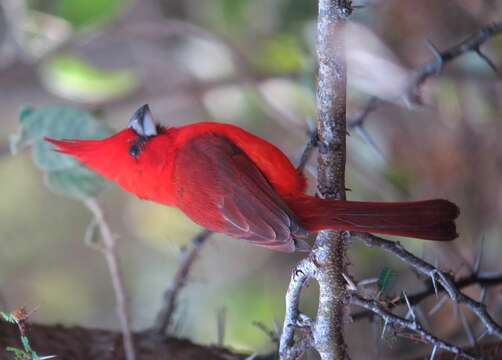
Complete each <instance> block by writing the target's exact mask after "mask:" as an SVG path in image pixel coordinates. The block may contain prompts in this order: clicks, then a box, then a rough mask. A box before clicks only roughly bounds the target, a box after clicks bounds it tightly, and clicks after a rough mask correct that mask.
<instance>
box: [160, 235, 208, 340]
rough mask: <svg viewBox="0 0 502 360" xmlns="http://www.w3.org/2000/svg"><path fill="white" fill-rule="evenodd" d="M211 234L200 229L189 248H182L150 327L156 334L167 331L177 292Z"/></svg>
mask: <svg viewBox="0 0 502 360" xmlns="http://www.w3.org/2000/svg"><path fill="white" fill-rule="evenodd" d="M211 234H212V232H211V231H209V230H203V231H201V232H200V233H199V234H198V235H196V236H195V237H194V238H193V239H192V241H191V245H190V248H187V249H184V251H183V253H182V258H181V261H180V264H179V267H178V270H177V271H176V274H175V275H174V279H173V282H172V284H171V286H170V287H169V288H168V289H167V290H166V291H165V292H164V303H163V305H162V308H161V309H160V311H159V313H158V315H157V318H156V320H155V324H154V326H153V329H152V330H153V332H154V333H155V334H156V335H159V336H160V337H163V336H164V335H166V333H167V332H168V330H169V325H170V324H171V321H172V318H173V315H174V312H175V310H176V305H177V300H178V297H179V294H180V292H181V290H182V289H183V287H184V286H185V284H186V283H187V280H188V276H189V274H190V271H191V269H192V267H193V265H194V263H195V260H196V259H197V257H198V256H199V253H200V251H201V250H202V247H203V246H204V244H205V243H206V240H207V239H209V237H210V236H211Z"/></svg>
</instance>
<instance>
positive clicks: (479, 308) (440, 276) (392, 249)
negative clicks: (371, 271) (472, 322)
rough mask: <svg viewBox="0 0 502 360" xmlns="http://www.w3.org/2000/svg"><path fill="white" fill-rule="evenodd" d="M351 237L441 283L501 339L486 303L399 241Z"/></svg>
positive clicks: (454, 298)
mask: <svg viewBox="0 0 502 360" xmlns="http://www.w3.org/2000/svg"><path fill="white" fill-rule="evenodd" d="M353 238H354V239H357V240H361V241H363V242H364V243H365V244H366V245H367V246H369V247H378V248H380V249H383V250H385V251H387V252H389V253H391V254H393V255H394V256H396V257H398V258H399V259H400V260H401V261H403V262H405V263H406V264H408V265H409V266H411V267H412V268H414V269H415V270H416V271H418V272H419V273H421V274H424V275H426V276H428V277H430V278H431V280H432V282H433V286H434V287H436V285H435V284H436V282H439V284H441V286H442V287H443V288H444V290H445V291H446V293H447V294H448V295H449V297H450V298H451V299H452V300H453V301H454V302H456V303H459V304H464V305H465V306H466V307H467V308H469V309H470V310H471V311H472V312H473V313H475V314H476V316H477V317H478V318H479V319H480V320H481V322H482V323H483V325H484V326H485V327H486V329H487V330H488V333H489V334H492V335H495V336H497V337H498V338H500V339H502V327H501V326H500V325H498V324H497V323H496V322H495V320H493V318H492V317H491V316H490V314H489V313H488V311H487V310H486V305H485V304H483V303H480V302H478V301H476V300H474V299H473V298H471V297H469V296H467V295H465V294H464V293H462V292H461V291H460V290H459V289H458V288H457V286H456V285H455V282H454V281H453V280H451V279H450V278H449V277H448V276H447V275H446V274H444V273H443V272H441V271H440V270H439V269H437V268H435V267H434V266H432V265H431V264H429V263H428V262H426V261H424V260H422V259H420V258H418V257H416V256H415V255H413V254H412V253H410V252H409V251H407V250H406V249H404V248H403V246H402V245H401V244H400V243H399V242H394V241H390V240H386V239H383V238H380V237H377V236H374V235H371V234H362V233H355V234H353Z"/></svg>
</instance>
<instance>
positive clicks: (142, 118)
mask: <svg viewBox="0 0 502 360" xmlns="http://www.w3.org/2000/svg"><path fill="white" fill-rule="evenodd" d="M127 127H128V128H130V129H133V130H134V131H135V132H136V134H138V135H139V136H146V137H149V136H155V135H157V127H156V125H155V122H154V121H153V116H152V112H151V111H150V107H149V106H148V104H145V105H143V106H142V107H140V108H139V109H138V110H136V112H135V113H134V114H133V116H132V117H131V119H130V120H129V124H128V125H127Z"/></svg>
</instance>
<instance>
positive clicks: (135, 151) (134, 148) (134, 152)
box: [129, 144, 140, 159]
mask: <svg viewBox="0 0 502 360" xmlns="http://www.w3.org/2000/svg"><path fill="white" fill-rule="evenodd" d="M139 153H140V146H139V144H132V145H131V146H130V147H129V155H131V156H132V157H133V158H134V159H136V158H137V157H138V155H139Z"/></svg>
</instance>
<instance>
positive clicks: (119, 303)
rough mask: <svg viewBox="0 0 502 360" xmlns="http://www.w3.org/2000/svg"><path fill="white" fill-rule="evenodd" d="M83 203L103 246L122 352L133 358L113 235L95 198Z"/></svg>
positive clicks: (125, 299)
mask: <svg viewBox="0 0 502 360" xmlns="http://www.w3.org/2000/svg"><path fill="white" fill-rule="evenodd" d="M84 204H85V205H86V206H87V208H88V209H89V210H90V211H91V212H92V214H93V215H94V218H95V220H96V224H97V226H98V229H99V232H100V234H101V239H102V241H103V246H101V247H98V249H99V250H100V251H101V252H102V253H103V255H104V256H105V259H106V264H107V265H108V271H109V272H110V277H111V280H112V286H113V291H114V293H115V302H116V312H117V317H118V319H119V322H120V328H121V331H122V340H123V344H124V353H125V358H126V360H134V359H135V358H136V355H135V350H134V341H133V337H132V333H131V328H130V316H129V309H128V304H127V302H128V301H127V295H126V292H125V286H124V277H123V275H122V271H121V270H120V265H119V259H118V255H117V248H116V244H115V236H114V235H113V233H112V231H111V229H110V226H109V225H108V223H107V222H106V219H105V216H104V213H103V209H102V208H101V206H100V205H99V203H98V202H97V201H96V199H94V198H92V199H87V200H84Z"/></svg>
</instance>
